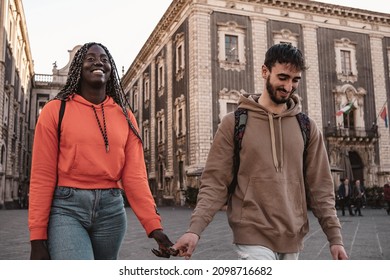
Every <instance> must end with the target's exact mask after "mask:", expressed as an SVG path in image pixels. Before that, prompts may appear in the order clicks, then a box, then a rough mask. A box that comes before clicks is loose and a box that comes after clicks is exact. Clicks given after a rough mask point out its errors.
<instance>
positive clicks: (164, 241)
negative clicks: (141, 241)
mask: <svg viewBox="0 0 390 280" xmlns="http://www.w3.org/2000/svg"><path fill="white" fill-rule="evenodd" d="M149 237H150V238H154V240H156V242H157V244H158V250H157V249H152V252H153V254H155V255H156V256H157V257H160V258H169V257H170V256H177V254H178V253H179V252H178V251H177V250H176V249H174V248H172V245H173V243H172V242H171V240H169V238H168V236H167V235H166V234H165V233H164V232H163V231H162V230H161V229H156V230H154V231H152V233H151V234H150V235H149Z"/></svg>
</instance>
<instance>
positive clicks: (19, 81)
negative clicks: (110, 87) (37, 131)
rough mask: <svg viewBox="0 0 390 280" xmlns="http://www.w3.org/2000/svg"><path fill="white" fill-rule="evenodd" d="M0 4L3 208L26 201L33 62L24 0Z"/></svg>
mask: <svg viewBox="0 0 390 280" xmlns="http://www.w3.org/2000/svg"><path fill="white" fill-rule="evenodd" d="M0 7H1V9H0V24H1V30H0V126H1V133H0V158H1V162H0V208H15V207H21V206H22V207H23V206H25V203H26V202H27V192H28V183H29V171H30V168H29V161H30V158H31V151H30V149H29V141H30V140H31V133H30V131H29V129H28V127H29V126H28V122H29V115H30V92H31V77H32V75H33V62H32V58H31V51H30V46H29V42H28V36H27V26H26V23H25V16H24V11H23V6H22V1H20V0H5V1H0ZM21 198H22V199H23V201H21V200H20V199H21Z"/></svg>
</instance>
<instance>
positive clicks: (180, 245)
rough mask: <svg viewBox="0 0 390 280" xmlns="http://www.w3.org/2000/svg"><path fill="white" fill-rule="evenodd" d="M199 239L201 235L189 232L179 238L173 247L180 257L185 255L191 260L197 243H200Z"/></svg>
mask: <svg viewBox="0 0 390 280" xmlns="http://www.w3.org/2000/svg"><path fill="white" fill-rule="evenodd" d="M198 241H199V235H197V234H195V233H192V232H187V233H185V234H183V235H182V237H180V238H179V240H178V241H177V242H176V244H175V245H173V246H172V248H174V249H176V250H177V251H178V253H179V256H180V257H185V259H186V260H189V259H190V258H191V256H192V253H193V252H194V250H195V248H196V245H197V244H198Z"/></svg>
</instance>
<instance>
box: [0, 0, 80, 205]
mask: <svg viewBox="0 0 390 280" xmlns="http://www.w3.org/2000/svg"><path fill="white" fill-rule="evenodd" d="M0 23H1V27H2V28H1V30H0V42H1V43H0V125H1V129H0V149H1V150H0V152H1V154H0V209H2V208H6V209H12V208H20V207H27V206H28V192H29V182H30V169H31V156H32V145H33V139H34V129H35V124H36V120H37V118H38V116H39V113H40V110H41V109H42V107H43V106H44V104H45V103H46V102H47V100H49V99H51V98H53V97H54V96H55V95H56V94H57V93H58V91H59V90H60V88H62V86H63V85H64V84H65V82H66V78H67V74H68V70H69V66H70V62H71V60H72V59H73V57H74V55H75V53H76V51H77V50H78V49H79V48H80V47H81V46H76V47H74V48H73V50H70V51H69V62H68V64H67V65H66V66H64V67H63V68H61V69H57V65H55V63H54V65H53V70H52V74H36V73H34V65H33V59H32V54H31V50H30V42H29V38H28V32H27V25H26V20H25V15H24V10H23V5H22V1H21V0H4V1H3V0H0Z"/></svg>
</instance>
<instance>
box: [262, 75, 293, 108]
mask: <svg viewBox="0 0 390 280" xmlns="http://www.w3.org/2000/svg"><path fill="white" fill-rule="evenodd" d="M266 87H267V91H268V95H269V97H270V98H271V100H272V101H273V102H274V103H275V104H285V103H287V102H288V101H289V100H290V98H291V95H292V94H293V92H294V91H295V88H293V89H292V91H291V92H290V94H289V95H288V96H287V97H286V98H278V97H277V96H276V91H277V90H276V89H274V87H273V86H272V84H271V82H270V77H268V78H267V82H266ZM279 91H284V92H286V91H285V90H284V89H283V88H280V89H279Z"/></svg>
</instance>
